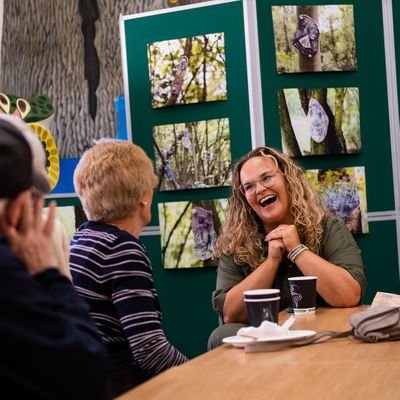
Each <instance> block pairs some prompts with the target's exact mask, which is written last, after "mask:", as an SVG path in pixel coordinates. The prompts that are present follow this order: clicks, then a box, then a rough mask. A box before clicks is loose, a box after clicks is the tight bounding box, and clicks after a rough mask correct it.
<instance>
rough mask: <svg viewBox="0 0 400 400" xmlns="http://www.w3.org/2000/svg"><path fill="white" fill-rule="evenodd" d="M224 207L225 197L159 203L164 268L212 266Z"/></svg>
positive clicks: (214, 264) (226, 204)
mask: <svg viewBox="0 0 400 400" xmlns="http://www.w3.org/2000/svg"><path fill="white" fill-rule="evenodd" d="M227 206H228V200H227V199H216V200H198V201H197V200H196V201H192V202H190V201H182V202H173V203H159V204H158V214H159V218H160V232H161V257H162V262H163V266H164V268H166V269H171V268H201V267H215V266H216V263H215V261H214V260H212V258H211V256H212V251H213V248H214V244H215V241H216V239H217V234H218V232H219V231H220V228H221V226H222V224H223V222H224V220H225V213H226V209H227Z"/></svg>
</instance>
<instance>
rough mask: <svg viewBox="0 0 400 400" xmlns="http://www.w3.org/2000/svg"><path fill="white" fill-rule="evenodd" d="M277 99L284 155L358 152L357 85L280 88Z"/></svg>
mask: <svg viewBox="0 0 400 400" xmlns="http://www.w3.org/2000/svg"><path fill="white" fill-rule="evenodd" d="M278 101H279V116H280V124H281V139H282V151H283V152H284V153H285V154H287V155H289V156H290V157H301V156H315V155H325V154H326V155H330V154H356V153H360V152H361V134H360V105H359V94H358V88H354V87H347V88H325V89H280V90H278Z"/></svg>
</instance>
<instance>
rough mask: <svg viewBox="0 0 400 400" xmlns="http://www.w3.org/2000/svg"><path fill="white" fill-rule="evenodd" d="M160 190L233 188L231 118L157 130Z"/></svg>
mask: <svg viewBox="0 0 400 400" xmlns="http://www.w3.org/2000/svg"><path fill="white" fill-rule="evenodd" d="M153 144H154V153H155V162H156V173H157V176H158V178H159V187H158V189H159V190H160V191H168V190H183V189H199V188H209V187H222V186H230V184H231V178H232V171H231V142H230V135H229V120H228V118H219V119H212V120H207V121H196V122H184V123H179V124H169V125H159V126H154V127H153Z"/></svg>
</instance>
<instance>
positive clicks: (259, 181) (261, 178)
mask: <svg viewBox="0 0 400 400" xmlns="http://www.w3.org/2000/svg"><path fill="white" fill-rule="evenodd" d="M280 174H282V171H280V170H278V169H277V170H275V171H267V172H263V173H262V174H261V175H260V176H259V177H258V179H257V180H256V181H250V182H246V185H247V184H254V189H252V193H246V189H245V188H244V186H243V184H242V183H241V184H240V185H239V191H240V193H242V195H243V196H245V197H251V196H254V195H255V194H256V191H257V185H258V184H260V185H261V186H262V187H263V188H264V189H269V188H271V187H272V186H273V185H274V184H275V178H276V176H277V175H280ZM266 177H269V181H270V180H273V181H272V182H271V183H270V184H269V185H267V186H266V185H265V181H264V180H265V178H266Z"/></svg>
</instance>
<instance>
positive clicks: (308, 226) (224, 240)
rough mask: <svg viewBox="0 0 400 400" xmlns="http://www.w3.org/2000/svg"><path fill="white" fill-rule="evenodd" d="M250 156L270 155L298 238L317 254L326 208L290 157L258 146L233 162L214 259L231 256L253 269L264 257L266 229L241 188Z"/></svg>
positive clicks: (237, 261)
mask: <svg viewBox="0 0 400 400" xmlns="http://www.w3.org/2000/svg"><path fill="white" fill-rule="evenodd" d="M253 157H272V158H273V159H274V160H275V161H276V163H277V167H278V168H279V170H280V171H281V172H282V174H283V176H284V177H285V181H286V189H287V192H288V196H289V201H290V213H291V214H292V216H293V219H294V225H295V226H296V228H297V231H298V232H299V236H300V240H301V241H302V243H304V244H305V245H306V246H307V247H308V248H309V249H310V250H311V251H313V252H315V253H317V252H318V250H319V247H320V244H321V240H322V233H323V230H324V220H325V216H326V215H327V213H328V211H327V210H326V208H325V206H324V205H323V203H322V202H321V199H320V197H319V195H318V194H317V193H316V192H315V191H314V190H313V189H312V188H311V186H310V184H309V183H308V182H307V180H306V179H305V177H304V173H303V169H302V168H301V167H299V166H298V165H297V164H295V163H294V162H293V160H291V159H290V158H289V157H287V156H286V155H284V154H282V153H280V152H279V151H277V150H275V149H273V148H270V147H257V148H256V149H254V150H252V151H250V152H249V153H247V154H246V155H245V156H243V157H242V158H241V159H240V160H239V161H238V162H237V163H236V165H235V168H234V171H233V177H232V195H231V197H230V198H229V208H228V211H227V216H226V222H225V224H224V226H223V228H222V232H221V234H220V236H219V238H218V240H217V243H216V245H215V248H214V254H213V256H214V258H219V257H220V256H221V255H222V254H229V255H233V259H234V261H235V263H237V264H239V265H245V264H247V265H249V267H250V269H251V270H254V269H256V268H257V267H258V266H259V265H260V264H261V263H262V262H263V261H264V260H265V256H264V251H265V246H264V236H265V233H266V232H265V231H264V227H263V224H262V221H261V220H260V218H259V217H258V215H257V214H256V213H255V212H254V210H253V209H252V208H251V207H250V205H249V203H248V202H247V200H246V198H245V196H244V195H243V194H242V193H241V191H240V185H241V182H240V171H241V169H242V167H243V165H244V164H245V163H246V161H248V160H249V159H251V158H253Z"/></svg>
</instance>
